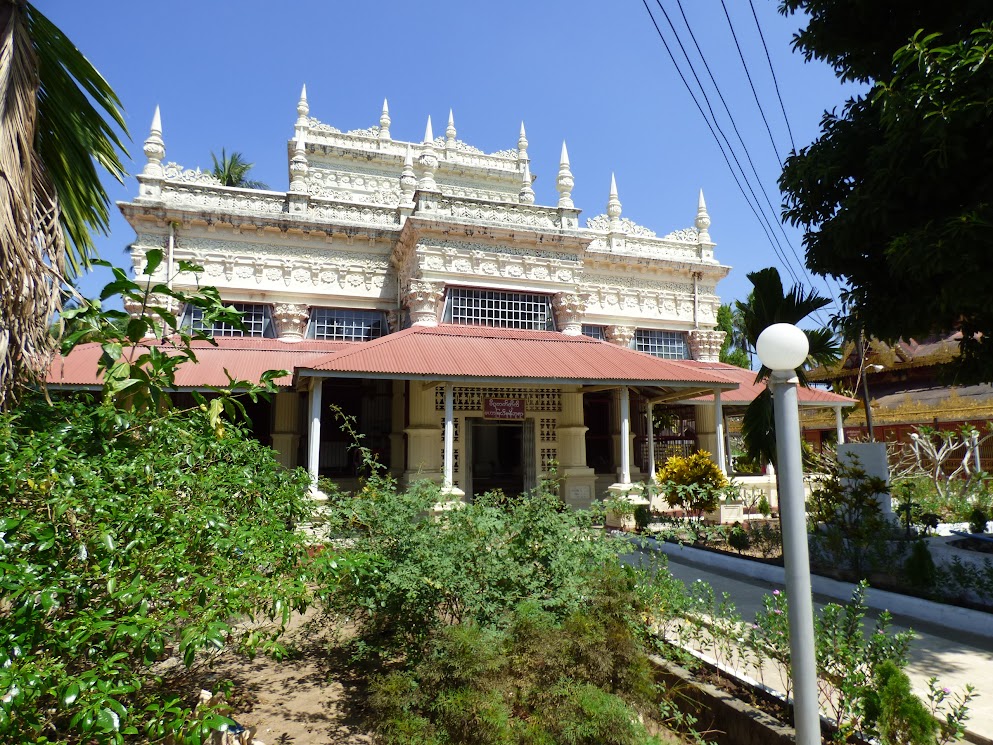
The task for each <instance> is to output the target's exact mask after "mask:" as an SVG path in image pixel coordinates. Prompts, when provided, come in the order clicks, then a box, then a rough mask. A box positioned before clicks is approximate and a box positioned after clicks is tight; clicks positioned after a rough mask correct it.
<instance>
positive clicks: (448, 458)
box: [436, 383, 455, 489]
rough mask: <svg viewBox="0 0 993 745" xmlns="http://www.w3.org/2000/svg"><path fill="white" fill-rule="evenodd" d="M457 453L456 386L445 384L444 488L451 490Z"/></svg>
mask: <svg viewBox="0 0 993 745" xmlns="http://www.w3.org/2000/svg"><path fill="white" fill-rule="evenodd" d="M436 447H437V446H436ZM454 451H455V386H454V384H452V383H445V455H444V474H445V476H444V481H443V482H442V486H443V487H444V488H445V489H450V488H451V487H452V485H453V484H454V483H455V482H454V463H455V458H454V457H453V456H454Z"/></svg>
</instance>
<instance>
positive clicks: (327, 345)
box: [120, 89, 737, 505]
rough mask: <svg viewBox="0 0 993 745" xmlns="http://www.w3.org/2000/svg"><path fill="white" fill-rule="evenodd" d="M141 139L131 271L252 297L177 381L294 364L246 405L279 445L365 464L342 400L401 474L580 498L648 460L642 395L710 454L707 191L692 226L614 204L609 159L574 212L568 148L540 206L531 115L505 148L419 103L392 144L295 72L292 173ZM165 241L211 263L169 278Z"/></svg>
mask: <svg viewBox="0 0 993 745" xmlns="http://www.w3.org/2000/svg"><path fill="white" fill-rule="evenodd" d="M144 152H145V155H146V157H147V163H146V165H145V167H144V170H143V172H142V173H141V174H140V175H139V176H138V182H139V191H138V196H137V197H136V198H135V199H134V201H132V202H128V203H122V204H121V205H120V206H121V209H122V210H123V212H124V214H125V216H126V217H127V219H128V221H129V222H130V223H131V225H132V226H133V227H134V230H135V232H136V234H137V236H136V238H135V240H134V242H133V244H132V245H131V256H132V259H133V263H134V267H135V270H136V271H137V272H141V271H142V269H143V267H144V260H145V258H144V257H145V255H146V252H147V251H148V250H149V249H152V248H161V249H163V250H164V251H165V253H166V256H167V261H164V262H163V263H162V265H161V266H160V268H159V269H158V271H157V274H156V276H155V277H154V279H155V280H156V281H161V282H171V283H172V285H173V286H174V287H176V288H181V289H182V288H189V289H193V288H195V287H196V286H198V285H204V284H207V285H213V286H216V287H217V288H218V290H219V291H220V293H221V296H222V297H223V298H224V299H225V300H227V301H230V302H231V303H233V304H235V305H236V306H237V307H238V308H239V309H240V310H242V311H244V314H245V329H244V330H238V329H233V328H231V327H224V326H218V327H216V328H213V329H212V330H213V332H214V335H215V337H216V338H218V340H219V344H220V346H219V348H218V349H217V350H214V351H212V352H211V353H207V351H206V350H205V351H204V354H202V355H201V360H202V364H201V365H199V366H197V367H196V368H192V370H193V371H192V372H189V373H186V376H187V377H186V378H185V379H184V381H182V382H183V383H184V385H183V386H181V387H184V388H187V389H188V388H197V387H200V386H202V385H205V384H207V383H209V382H214V381H213V380H212V376H213V377H216V376H217V374H218V369H220V367H221V365H223V366H224V367H226V368H228V369H230V370H231V371H232V373H235V372H238V371H239V370H241V371H245V370H250V369H253V367H252V366H253V365H254V366H255V367H260V366H262V365H265V367H271V368H276V369H286V370H290V371H291V372H292V375H291V376H287V377H285V378H283V379H282V380H281V381H280V382H281V383H282V388H281V392H280V393H279V394H278V395H276V396H275V398H274V401H273V402H272V403H271V404H270V405H266V406H263V407H260V408H258V409H256V410H255V411H254V412H253V414H254V419H255V427H256V430H257V434H258V436H259V437H260V439H262V440H263V441H265V442H268V443H270V444H271V445H272V446H273V447H274V448H275V449H276V450H277V451H278V452H279V454H280V458H281V459H282V462H284V463H285V464H286V465H304V466H306V467H307V468H308V469H309V470H310V472H311V473H312V475H313V476H315V477H316V476H317V475H321V476H325V475H326V476H329V477H331V478H336V479H340V480H341V481H342V482H344V483H346V484H347V483H349V482H350V481H351V480H354V479H355V478H356V476H357V475H358V469H359V468H360V465H359V464H358V463H357V459H356V457H355V455H354V449H353V448H352V447H351V445H352V444H351V442H350V441H349V438H348V437H347V436H346V435H345V434H343V433H342V432H341V430H340V428H339V426H338V422H337V421H336V418H335V414H334V409H335V408H338V409H341V410H342V411H344V412H345V413H346V414H349V415H351V416H354V417H355V419H356V426H357V429H358V431H359V432H361V433H362V434H363V435H364V438H365V439H364V440H363V444H364V445H366V446H368V447H370V448H372V449H373V451H374V452H375V453H376V454H377V456H378V457H379V459H380V461H381V462H382V463H383V464H385V465H386V466H387V467H388V468H389V469H390V470H391V471H392V472H394V473H395V474H396V475H397V476H398V477H400V478H402V479H404V480H407V481H411V480H416V479H421V478H427V479H433V480H435V481H437V482H439V483H442V484H443V485H444V487H445V488H446V489H447V490H448V491H449V492H450V493H451V494H453V495H454V496H456V497H463V496H464V497H465V498H471V497H472V495H473V494H478V493H481V492H483V491H486V490H489V489H492V488H502V489H504V490H505V491H508V492H521V491H523V490H526V489H528V488H530V487H532V486H534V485H535V484H536V483H537V479H539V478H541V477H542V476H543V475H547V474H548V473H549V472H550V471H552V470H554V472H555V474H556V475H557V476H558V478H559V479H560V484H561V494H562V497H563V499H564V500H565V501H566V502H568V503H569V504H574V505H584V504H588V503H589V502H590V501H591V500H592V499H594V498H598V497H602V496H603V495H604V493H605V491H606V490H608V489H612V490H613V491H615V492H627V491H630V490H631V489H632V485H633V484H636V483H637V482H638V481H639V480H643V479H644V478H645V472H647V471H652V470H653V463H654V462H655V460H656V458H655V456H654V455H653V453H652V449H653V447H654V442H655V438H654V437H653V436H652V433H651V426H652V425H651V421H650V417H647V416H646V412H647V410H648V408H649V404H652V405H654V404H655V403H673V402H680V401H687V402H691V404H692V407H693V408H692V409H684V411H690V410H691V411H695V413H696V415H695V417H694V416H692V415H691V418H690V419H683V420H681V421H682V424H681V425H680V427H679V429H680V430H681V431H679V432H676V433H675V434H677V435H679V436H681V437H684V438H685V437H690V438H693V439H695V441H696V443H695V444H696V445H697V446H699V447H701V448H704V449H706V450H709V451H710V452H711V453H713V454H714V456H715V458H716V459H717V460H718V462H720V463H721V464H722V465H723V464H724V463H725V460H726V458H725V455H724V449H725V446H724V437H723V435H722V422H723V415H722V413H721V392H722V391H728V390H731V389H734V388H736V387H737V383H736V382H735V381H734V380H733V379H732V378H731V377H729V376H728V375H727V371H726V370H725V369H724V368H725V367H726V366H721V365H717V364H715V363H716V362H717V355H718V351H719V348H720V345H721V341H722V339H723V336H724V334H723V332H719V331H715V330H714V327H715V322H716V315H717V309H718V305H719V299H718V296H717V294H716V285H717V283H718V282H719V281H720V280H721V279H722V278H723V277H725V276H726V275H727V273H728V271H729V267H727V266H724V265H722V264H720V263H719V262H718V261H717V260H716V259H715V257H714V243H713V242H712V241H711V238H710V233H709V232H708V229H709V227H710V217H709V215H708V214H707V208H706V205H705V204H704V199H703V193H702V192H701V193H700V196H699V203H698V208H697V212H696V216H695V219H694V220H693V226H692V227H687V228H682V229H678V230H674V231H673V232H671V233H669V234H667V235H665V236H658V235H656V234H655V233H653V232H652V231H651V230H649V229H647V228H644V227H642V226H640V225H637V224H635V223H634V222H632V221H631V220H629V219H627V218H625V217H622V216H621V202H620V200H619V198H618V194H617V189H616V186H615V184H614V182H613V179H612V181H611V184H610V190H609V193H608V194H607V195H606V196H607V200H606V213H605V214H598V215H596V216H595V217H591V218H588V219H586V220H581V219H580V210H579V209H578V208H577V207H576V206H575V205H574V204H573V201H572V197H571V191H572V188H573V183H574V182H573V174H572V171H571V167H570V163H569V156H568V153H567V152H566V147H565V145H563V146H562V155H561V161H560V165H559V170H558V174H557V176H556V179H555V184H556V189H557V191H558V195H559V196H558V201H557V203H556V204H554V205H548V206H542V205H538V204H535V193H534V191H533V189H532V180H533V179H532V175H531V169H530V165H529V157H528V140H527V137H526V136H525V131H524V126H523V125H521V130H520V135H519V137H518V139H517V143H516V146H515V147H512V148H510V149H507V150H501V151H499V152H496V153H484V152H482V151H480V150H478V149H476V148H474V147H472V146H470V145H467V144H466V143H464V142H463V141H462V140H459V139H458V137H457V133H456V128H455V124H454V121H453V119H452V117H451V115H449V119H448V124H447V126H446V127H445V130H444V135H443V136H440V137H435V136H434V134H433V131H432V127H431V121H430V119H428V122H427V128H426V131H425V134H424V139H423V141H422V142H401V141H397V140H394V139H393V138H392V136H391V134H390V116H389V112H388V108H387V105H386V103H385V102H384V104H383V110H382V114H381V115H380V118H379V124H378V126H373V127H370V128H368V129H362V130H356V131H351V132H341V131H339V130H338V129H335V128H334V127H332V126H330V125H328V124H324V123H322V122H320V121H318V120H317V119H314V118H312V117H311V116H310V107H309V105H308V102H307V96H306V89H304V91H303V93H302V94H301V97H300V101H299V103H298V105H297V119H296V124H295V127H294V135H293V138H292V139H291V140H290V141H289V143H288V148H287V155H288V160H289V189H288V190H287V191H285V192H283V191H260V190H253V189H242V188H230V187H224V186H222V185H221V184H220V183H219V182H218V181H217V179H216V178H214V176H212V175H210V174H208V173H203V172H200V171H199V170H186V169H184V168H183V167H181V166H179V165H177V164H175V163H170V162H166V161H165V155H166V146H165V141H164V139H163V132H162V126H161V121H160V117H159V113H158V111H156V113H155V117H154V121H153V123H152V127H151V133H150V135H149V137H148V139H147V140H146V141H145V144H144ZM180 260H188V261H191V262H194V263H196V264H198V265H200V266H202V267H203V270H204V271H203V273H202V275H200V276H193V275H188V274H184V273H179V274H176V267H177V266H178V263H177V262H178V261H180ZM175 310H176V311H177V312H182V309H178V308H177V309H175ZM185 320H186V322H187V323H190V324H193V325H194V326H197V327H202V326H203V319H202V318H200V317H199V316H198V315H197V314H196V313H193V312H191V311H186V315H185ZM265 367H261V369H265ZM692 399H695V400H694V401H691V400H692ZM683 425H685V427H684V426H683ZM687 430H688V431H687Z"/></svg>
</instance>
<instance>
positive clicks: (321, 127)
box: [307, 116, 341, 135]
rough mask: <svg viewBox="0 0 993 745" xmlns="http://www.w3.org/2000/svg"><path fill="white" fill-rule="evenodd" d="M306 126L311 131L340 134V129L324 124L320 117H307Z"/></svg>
mask: <svg viewBox="0 0 993 745" xmlns="http://www.w3.org/2000/svg"><path fill="white" fill-rule="evenodd" d="M307 127H308V128H309V129H310V131H311V132H329V133H331V134H338V135H340V134H341V130H340V129H335V128H334V127H332V126H331V125H330V124H325V123H324V122H322V121H321V120H320V119H315V118H314V117H312V116H309V117H307Z"/></svg>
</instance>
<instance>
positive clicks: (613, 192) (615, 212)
mask: <svg viewBox="0 0 993 745" xmlns="http://www.w3.org/2000/svg"><path fill="white" fill-rule="evenodd" d="M607 217H608V218H609V219H610V223H609V225H610V228H609V229H610V232H612V233H613V232H615V231H616V230H617V229H618V228H619V227H620V218H621V200H620V199H618V198H617V180H616V179H615V178H614V174H613V173H611V174H610V196H609V197H608V198H607Z"/></svg>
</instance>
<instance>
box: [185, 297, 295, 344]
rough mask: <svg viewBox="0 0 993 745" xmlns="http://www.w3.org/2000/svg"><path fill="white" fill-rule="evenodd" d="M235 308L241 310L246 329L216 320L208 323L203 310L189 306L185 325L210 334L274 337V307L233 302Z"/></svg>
mask: <svg viewBox="0 0 993 745" xmlns="http://www.w3.org/2000/svg"><path fill="white" fill-rule="evenodd" d="M231 305H232V306H234V308H235V310H238V311H240V312H241V314H242V315H241V322H242V324H244V329H242V328H238V327H237V326H233V325H232V324H230V323H221V322H220V321H215V322H214V323H212V324H211V323H208V322H207V321H205V320H204V317H203V310H202V309H201V308H195V307H193V306H187V307H186V312H185V313H184V314H183V316H184V317H183V325H184V326H187V327H188V328H191V329H192V330H193V331H201V332H203V333H205V334H209V335H210V336H265V337H269V338H274V337H275V336H276V334H275V330H274V329H273V327H272V309H271V308H270V307H269V306H268V305H263V304H261V303H231Z"/></svg>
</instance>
